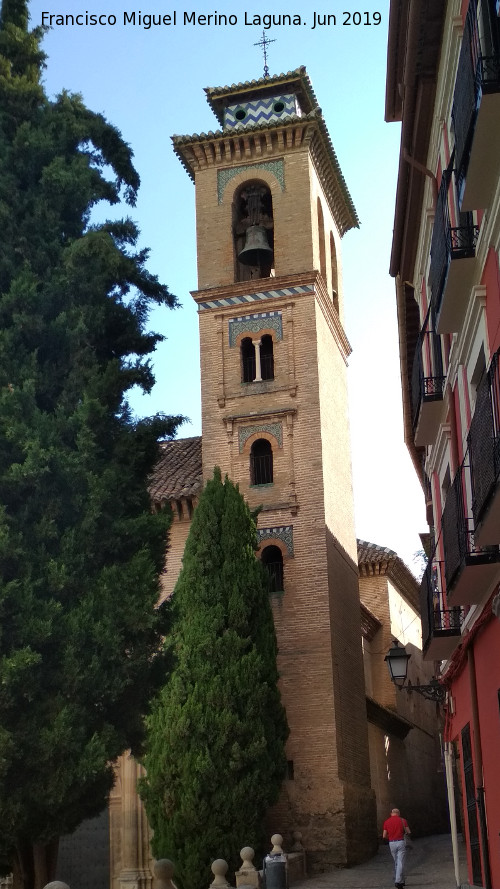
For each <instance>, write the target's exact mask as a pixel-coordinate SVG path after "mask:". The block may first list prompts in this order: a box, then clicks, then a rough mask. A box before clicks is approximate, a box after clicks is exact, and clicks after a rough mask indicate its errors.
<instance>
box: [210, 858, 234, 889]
mask: <svg viewBox="0 0 500 889" xmlns="http://www.w3.org/2000/svg"><path fill="white" fill-rule="evenodd" d="M228 868H229V865H228V863H227V861H224V859H223V858H216V859H215V861H214V862H212V865H211V871H212V873H213V875H214V879H213V881H212V882H211V883H210V889H231V887H230V885H229V883H228V882H227V880H226V874H227V871H228Z"/></svg>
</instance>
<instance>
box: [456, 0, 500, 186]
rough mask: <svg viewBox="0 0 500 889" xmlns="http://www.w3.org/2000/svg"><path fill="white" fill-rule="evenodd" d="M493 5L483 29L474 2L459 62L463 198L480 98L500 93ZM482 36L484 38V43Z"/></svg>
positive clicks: (458, 134)
mask: <svg viewBox="0 0 500 889" xmlns="http://www.w3.org/2000/svg"><path fill="white" fill-rule="evenodd" d="M491 2H492V0H489V3H485V4H483V7H484V12H483V18H484V19H485V22H483V23H482V27H481V28H480V27H479V23H478V18H477V0H471V2H470V4H469V8H468V11H467V16H466V20H465V27H464V32H463V37H462V46H461V49H460V56H459V61H458V69H457V79H456V82H455V92H454V95H453V108H452V121H453V129H454V133H455V154H456V171H457V186H458V192H459V195H460V196H461V195H462V194H463V189H464V183H465V177H466V175H467V167H468V163H469V157H470V151H471V145H472V140H473V138H474V128H475V125H476V119H477V112H478V108H479V105H480V103H481V97H482V95H483V93H491V92H498V91H500V51H499V43H498V34H499V31H500V28H499V25H498V19H497V22H495V18H497V17H498V12H497V11H495V10H492V11H490V10H489V6H491ZM480 32H482V33H483V35H485V36H483V40H482V41H481V38H480ZM495 32H496V34H495ZM487 34H488V36H489V40H488V41H487V40H486V35H487ZM495 38H496V39H495ZM482 44H483V45H482ZM495 44H496V46H495Z"/></svg>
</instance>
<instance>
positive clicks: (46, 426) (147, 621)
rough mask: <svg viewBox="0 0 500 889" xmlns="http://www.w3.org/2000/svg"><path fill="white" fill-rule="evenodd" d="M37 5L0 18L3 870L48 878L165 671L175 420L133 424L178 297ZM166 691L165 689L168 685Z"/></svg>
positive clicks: (27, 881) (113, 136)
mask: <svg viewBox="0 0 500 889" xmlns="http://www.w3.org/2000/svg"><path fill="white" fill-rule="evenodd" d="M41 36H42V35H41V33H40V32H38V31H36V30H35V31H32V32H30V31H29V29H28V14H27V8H26V3H25V2H24V0H3V4H2V8H1V17H0V233H1V234H0V239H1V243H0V825H1V827H0V863H1V865H2V867H3V869H4V870H9V869H11V868H12V869H13V870H14V875H15V881H16V885H23V886H24V887H25V889H33V887H35V889H38V887H41V886H43V885H44V883H45V882H47V880H48V879H49V878H51V877H52V875H53V866H54V862H55V854H56V847H57V839H58V837H59V836H60V835H61V834H64V833H67V832H69V831H72V830H73V829H74V828H76V826H77V825H78V824H79V823H80V822H81V821H82V819H84V818H86V817H89V816H92V815H95V814H97V813H98V812H99V811H101V810H102V808H103V807H104V806H105V804H106V799H107V794H108V792H109V789H110V787H111V784H112V770H111V768H110V766H109V763H110V762H111V761H112V760H113V759H115V758H116V757H117V756H118V755H119V754H120V753H121V752H122V751H123V750H125V749H127V748H128V747H132V748H134V749H136V748H137V746H138V745H139V744H140V741H141V738H142V735H143V715H144V712H145V710H146V709H147V701H148V695H149V694H150V693H151V690H152V689H153V690H154V689H155V688H157V687H159V686H158V685H156V686H155V683H156V682H157V681H158V678H159V675H160V674H161V669H162V665H161V663H160V658H159V656H158V651H159V649H160V640H161V638H162V635H163V631H164V628H163V625H162V609H158V610H157V609H156V608H155V605H156V603H157V601H158V591H159V584H158V575H159V572H160V571H161V568H162V566H163V562H164V553H165V542H166V534H167V528H168V516H167V515H166V514H162V513H156V514H153V513H152V511H151V509H150V503H149V498H148V492H147V480H148V476H149V474H150V473H151V470H152V467H153V466H154V463H155V460H156V459H157V454H158V440H159V439H160V438H161V437H166V436H167V437H168V436H171V435H172V434H173V433H174V431H175V428H176V425H177V424H178V422H179V421H180V418H168V417H162V416H156V417H154V418H152V419H149V420H144V421H137V420H134V418H133V416H132V414H131V411H130V409H129V407H128V403H127V396H128V392H129V390H130V388H131V387H132V386H134V385H137V386H139V387H141V388H142V389H143V390H144V391H148V390H149V389H150V388H151V386H152V384H153V381H154V380H153V376H152V372H151V368H150V364H149V356H150V353H151V352H152V350H153V349H154V347H155V344H156V343H157V341H158V339H159V337H158V336H157V335H155V334H152V333H149V332H147V330H146V324H147V315H148V311H149V308H150V307H151V306H152V305H153V304H158V305H162V304H163V305H167V306H174V305H175V298H174V297H172V296H171V295H170V293H169V292H168V289H167V288H166V287H165V286H164V285H162V284H160V282H159V281H158V280H157V279H156V277H154V276H153V275H151V274H150V273H149V272H148V271H147V269H146V265H145V264H146V260H147V252H146V251H139V250H138V249H137V246H136V244H137V239H138V232H137V229H136V227H135V226H134V224H133V223H132V222H131V221H130V220H129V219H125V220H122V221H118V222H116V221H115V222H109V223H105V224H102V225H92V224H91V218H90V214H91V211H92V208H93V207H94V206H95V205H96V204H98V203H99V202H101V201H106V202H108V203H109V204H117V203H119V201H120V200H121V199H122V198H123V197H124V198H125V200H126V201H128V203H129V204H131V205H133V204H134V201H135V197H136V192H137V188H138V185H139V178H138V176H137V173H136V171H135V169H134V166H133V163H132V152H131V150H130V148H129V147H128V146H127V145H126V144H125V143H124V141H123V139H122V137H121V135H120V133H119V132H118V131H117V130H116V129H115V128H114V127H112V126H111V125H110V124H108V123H107V122H106V120H105V119H104V118H103V117H102V116H101V115H98V114H94V113H92V112H91V111H89V110H88V109H87V108H86V107H85V106H84V104H83V102H82V100H81V98H80V97H79V96H74V95H68V94H67V93H63V94H62V95H60V96H59V97H58V98H57V99H56V100H54V101H51V100H49V99H48V97H47V96H46V95H45V93H44V90H43V88H42V86H41V80H40V78H41V71H42V69H43V66H44V56H43V53H42V52H41V50H40V39H41ZM162 678H163V679H164V676H163V677H162Z"/></svg>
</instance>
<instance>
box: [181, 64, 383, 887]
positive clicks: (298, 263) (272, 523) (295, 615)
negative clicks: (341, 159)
mask: <svg viewBox="0 0 500 889" xmlns="http://www.w3.org/2000/svg"><path fill="white" fill-rule="evenodd" d="M206 94H207V99H208V102H209V105H210V106H211V108H212V110H213V111H214V113H215V116H216V117H217V119H218V124H219V129H217V130H216V131H215V132H209V133H202V134H195V135H193V136H174V137H173V143H174V149H175V151H176V153H177V155H178V156H179V158H180V160H181V162H182V163H183V165H184V167H185V168H186V170H187V172H188V174H189V175H190V176H191V178H192V179H193V180H194V183H195V189H196V231H197V256H198V290H196V291H195V292H193V294H192V295H193V298H194V299H195V301H196V303H197V305H198V309H199V322H200V338H201V344H200V345H201V388H202V462H203V475H204V478H205V479H207V478H209V477H210V476H211V475H212V473H213V468H214V466H216V465H218V466H220V467H221V470H222V472H223V473H227V474H228V475H229V476H230V478H231V479H232V480H233V481H235V482H237V483H238V484H239V486H240V490H241V492H242V493H243V495H244V496H245V498H246V499H247V500H248V502H249V504H250V506H251V507H252V508H254V507H257V506H258V505H262V509H261V511H260V514H259V519H258V533H259V539H260V548H259V555H260V557H261V558H262V560H263V561H264V562H265V564H266V565H267V566H268V570H269V572H270V576H271V584H272V589H273V593H272V601H273V611H274V618H275V625H276V631H277V636H278V646H279V661H278V667H279V670H280V676H281V687H282V695H283V701H284V704H285V706H286V709H287V715H288V722H289V725H290V737H289V740H288V745H287V757H288V766H289V768H288V777H287V780H286V781H285V783H284V786H283V792H282V798H281V800H280V803H279V804H278V805H277V806H276V808H275V810H273V812H271V813H270V825H269V826H270V829H271V830H278V831H279V832H280V833H282V832H283V833H288V835H290V834H291V833H292V831H293V830H300V831H301V833H302V837H303V839H302V842H303V844H304V846H305V848H306V850H307V853H308V862H309V866H310V868H311V869H312V870H314V869H322V868H325V867H328V866H330V865H335V864H340V865H342V864H349V863H354V862H355V861H359V860H362V859H363V858H366V857H368V856H369V855H370V854H372V853H373V852H374V850H375V848H376V833H375V803H374V795H373V793H372V790H371V787H370V768H369V758H368V731H367V718H366V701H365V687H364V676H363V664H362V654H361V628H360V602H359V591H358V569H357V550H356V538H355V532H354V517H353V513H354V509H353V494H352V482H351V455H350V443H349V423H348V408H347V380H346V365H347V358H348V355H349V353H350V347H349V343H348V340H347V337H346V334H345V332H344V327H343V318H344V306H343V292H342V270H341V262H340V244H341V238H342V236H343V235H344V234H345V232H346V231H348V230H349V229H350V228H353V227H356V226H357V224H358V222H357V217H356V211H355V209H354V206H353V203H352V200H351V197H350V195H349V192H348V190H347V187H346V184H345V182H344V178H343V176H342V173H341V170H340V167H339V164H338V161H337V157H336V154H335V151H334V148H333V146H332V143H331V140H330V136H329V134H328V130H327V128H326V126H325V122H324V120H323V117H322V113H321V109H320V108H319V107H318V103H317V100H316V96H315V94H314V91H313V89H312V86H311V83H310V80H309V77H308V75H307V73H306V71H305V69H304V68H300V69H298V70H296V71H292V72H289V73H288V74H284V75H279V76H273V77H264V78H262V79H260V80H257V81H251V82H249V83H242V84H238V85H236V86H235V85H233V86H230V87H222V88H208V89H206Z"/></svg>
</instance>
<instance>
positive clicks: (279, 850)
mask: <svg viewBox="0 0 500 889" xmlns="http://www.w3.org/2000/svg"><path fill="white" fill-rule="evenodd" d="M271 842H272V844H273V848H272V849H271V855H283V837H282V836H281V834H280V833H273V835H272V837H271Z"/></svg>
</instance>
